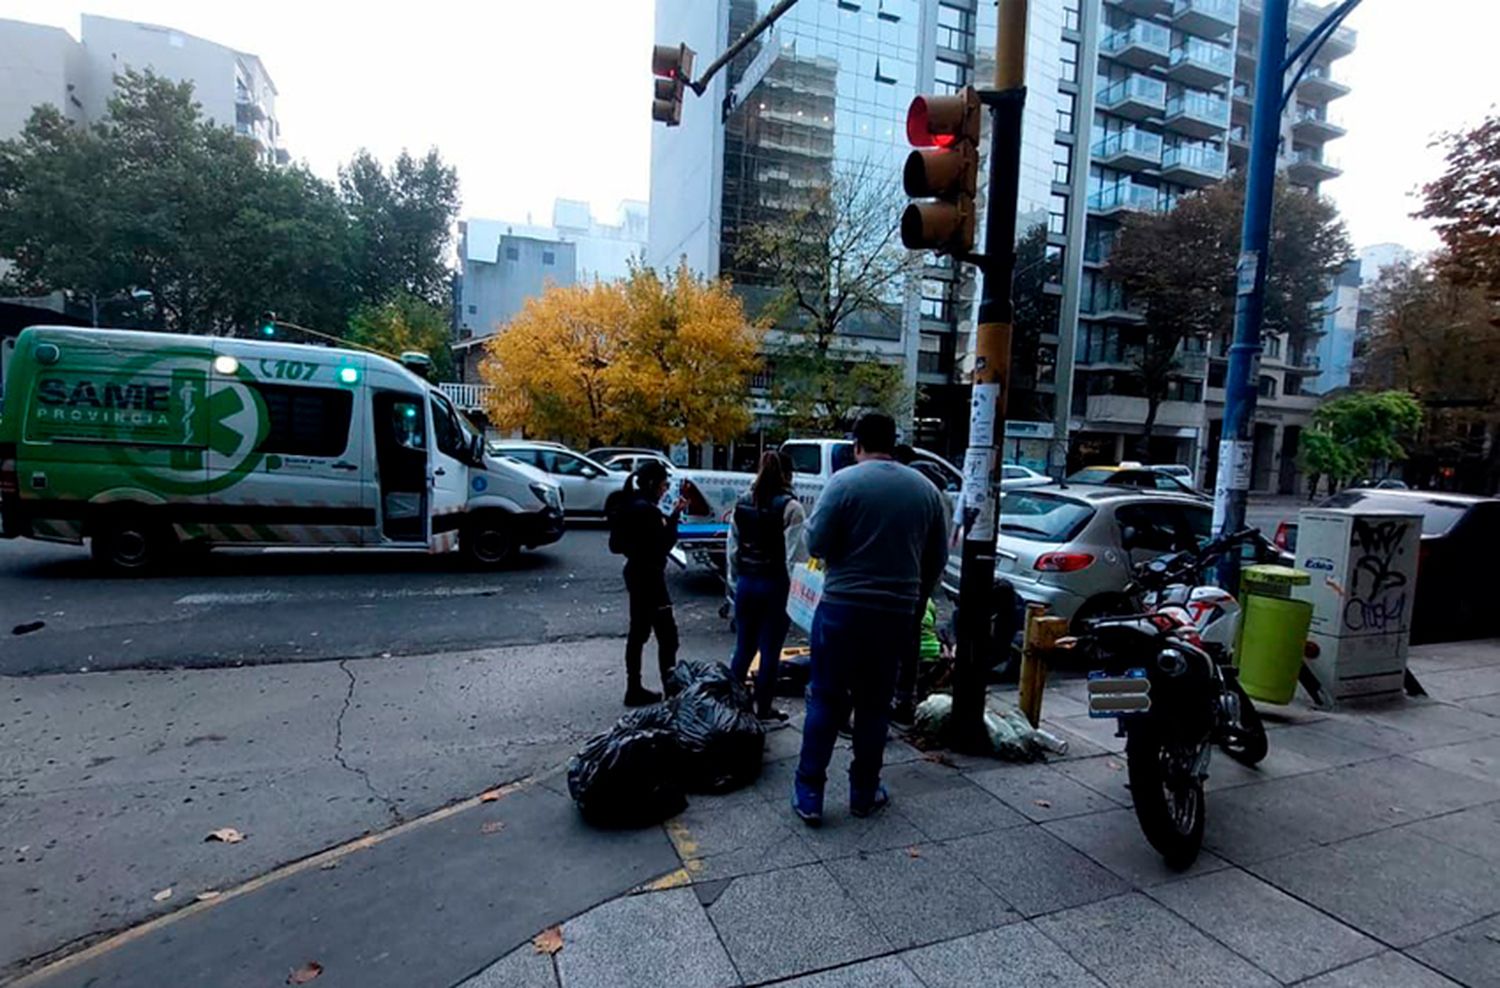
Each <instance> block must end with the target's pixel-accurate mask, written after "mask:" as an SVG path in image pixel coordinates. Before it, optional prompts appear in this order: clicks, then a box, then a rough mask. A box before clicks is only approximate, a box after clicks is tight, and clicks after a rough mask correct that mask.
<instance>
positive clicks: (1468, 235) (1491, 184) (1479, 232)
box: [1415, 114, 1500, 319]
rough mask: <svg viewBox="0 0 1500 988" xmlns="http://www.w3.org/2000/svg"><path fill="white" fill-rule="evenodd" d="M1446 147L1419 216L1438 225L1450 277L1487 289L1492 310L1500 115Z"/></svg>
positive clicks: (1498, 248) (1496, 276)
mask: <svg viewBox="0 0 1500 988" xmlns="http://www.w3.org/2000/svg"><path fill="white" fill-rule="evenodd" d="M1441 143H1442V144H1443V145H1445V146H1446V147H1447V155H1446V157H1445V159H1444V160H1445V161H1446V163H1447V167H1446V169H1445V170H1444V171H1443V174H1442V175H1440V176H1438V177H1437V178H1436V179H1434V180H1433V181H1431V182H1428V183H1427V184H1426V185H1425V186H1423V187H1422V200H1423V204H1422V208H1421V209H1420V210H1418V211H1417V212H1416V214H1415V215H1416V216H1418V217H1421V218H1423V219H1430V220H1436V221H1437V222H1436V226H1437V232H1438V236H1439V237H1441V238H1442V239H1443V247H1444V248H1445V253H1444V255H1443V257H1442V259H1441V260H1442V263H1443V265H1444V267H1445V268H1446V269H1447V270H1448V272H1449V275H1450V277H1452V278H1453V279H1454V281H1456V282H1457V283H1459V284H1466V285H1478V286H1480V287H1482V288H1483V289H1484V290H1485V292H1486V294H1487V296H1488V297H1489V300H1490V302H1491V303H1492V304H1494V303H1500V115H1495V114H1491V115H1490V116H1489V117H1486V118H1485V120H1484V121H1483V122H1481V123H1480V124H1479V125H1478V126H1476V127H1474V128H1472V129H1470V130H1467V131H1462V132H1459V133H1453V134H1447V135H1444V137H1443V139H1442V141H1441ZM1495 317H1496V313H1495V312H1494V311H1493V310H1492V311H1491V318H1492V319H1493V318H1495Z"/></svg>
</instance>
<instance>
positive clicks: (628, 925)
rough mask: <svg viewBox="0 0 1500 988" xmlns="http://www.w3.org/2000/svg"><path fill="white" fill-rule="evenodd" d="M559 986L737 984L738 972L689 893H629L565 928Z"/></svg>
mask: <svg viewBox="0 0 1500 988" xmlns="http://www.w3.org/2000/svg"><path fill="white" fill-rule="evenodd" d="M562 935H563V948H562V950H560V951H558V953H557V955H556V959H557V970H558V973H559V974H560V975H561V981H562V986H563V988H594V986H599V988H629V986H635V985H639V986H641V988H654V986H656V985H667V984H680V985H702V986H703V988H716V986H720V985H723V986H726V988H728V986H731V985H738V984H739V983H740V978H739V975H738V974H736V973H735V969H734V965H733V964H731V963H730V961H729V955H728V954H727V953H725V951H724V945H723V944H721V943H720V942H719V938H718V936H717V935H715V933H714V927H713V924H711V923H710V922H709V921H708V917H707V916H706V915H704V911H703V907H702V906H701V905H699V903H698V897H697V896H695V895H694V894H693V892H692V890H691V889H683V888H679V889H668V890H667V891H665V892H648V893H644V894H641V895H627V896H625V897H624V898H620V899H615V900H613V901H611V902H606V903H605V904H604V905H602V906H598V907H596V908H594V909H591V910H589V911H588V912H586V913H584V914H583V915H582V916H579V917H578V918H576V919H571V920H569V921H568V922H567V923H565V924H564V925H563V930H562Z"/></svg>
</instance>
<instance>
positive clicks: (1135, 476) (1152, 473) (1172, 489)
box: [1067, 466, 1207, 500]
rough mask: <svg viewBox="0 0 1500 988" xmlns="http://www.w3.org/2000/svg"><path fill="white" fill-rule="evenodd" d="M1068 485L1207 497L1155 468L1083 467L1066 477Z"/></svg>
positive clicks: (1203, 498)
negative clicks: (1129, 488) (1098, 486)
mask: <svg viewBox="0 0 1500 988" xmlns="http://www.w3.org/2000/svg"><path fill="white" fill-rule="evenodd" d="M1067 482H1068V483H1070V484H1108V485H1110V486H1111V487H1114V486H1119V487H1135V488H1138V489H1140V490H1146V491H1167V492H1169V493H1174V494H1187V495H1189V496H1191V497H1196V498H1199V499H1202V500H1206V499H1207V495H1205V494H1204V493H1202V492H1201V491H1198V490H1195V489H1193V488H1192V487H1189V486H1188V485H1187V484H1184V483H1183V482H1182V481H1180V480H1178V479H1177V478H1176V477H1174V476H1172V475H1171V474H1169V473H1165V472H1163V471H1161V470H1157V469H1156V468H1155V467H1107V466H1101V467H1084V468H1083V469H1082V470H1075V471H1074V472H1073V473H1070V474H1069V475H1068V481H1067Z"/></svg>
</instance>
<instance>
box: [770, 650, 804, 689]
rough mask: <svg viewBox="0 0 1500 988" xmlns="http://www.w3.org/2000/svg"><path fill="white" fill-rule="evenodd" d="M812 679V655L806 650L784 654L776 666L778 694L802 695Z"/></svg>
mask: <svg viewBox="0 0 1500 988" xmlns="http://www.w3.org/2000/svg"><path fill="white" fill-rule="evenodd" d="M811 679H812V656H811V655H809V654H808V653H806V652H802V653H801V654H798V655H783V656H782V657H781V662H780V663H779V664H778V665H777V667H776V695H777V696H792V697H796V696H802V695H804V694H805V693H807V684H808V681H809V680H811Z"/></svg>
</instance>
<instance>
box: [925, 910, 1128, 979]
mask: <svg viewBox="0 0 1500 988" xmlns="http://www.w3.org/2000/svg"><path fill="white" fill-rule="evenodd" d="M900 956H901V959H902V960H904V961H906V963H907V965H908V966H910V967H911V969H912V970H913V971H915V972H916V973H917V977H919V978H921V979H922V983H923V984H924V985H926V986H927V988H970V986H972V985H985V986H986V988H1036V986H1040V985H1045V986H1047V988H1104V983H1103V982H1102V981H1100V980H1099V979H1098V978H1096V977H1094V976H1093V975H1092V974H1089V973H1088V972H1087V971H1085V970H1084V969H1083V967H1082V966H1081V965H1080V964H1079V963H1078V962H1077V961H1075V960H1074V959H1073V958H1071V957H1069V956H1068V955H1067V953H1066V952H1065V951H1064V950H1063V949H1062V948H1061V947H1059V946H1058V945H1057V944H1055V943H1053V942H1052V941H1051V940H1048V939H1047V938H1046V937H1045V936H1043V935H1042V934H1041V933H1040V932H1039V931H1038V930H1037V929H1036V927H1034V926H1032V925H1031V924H1030V923H1013V924H1011V925H1009V926H1002V927H1000V928H999V929H997V930H987V931H985V932H984V933H975V934H973V935H972V936H967V937H962V938H960V939H958V940H949V941H946V942H944V943H936V944H933V945H932V946H930V947H918V948H917V949H916V950H908V951H906V952H905V953H903V954H901V955H900Z"/></svg>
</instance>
